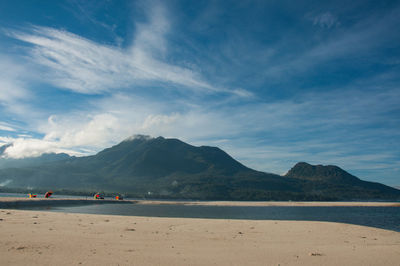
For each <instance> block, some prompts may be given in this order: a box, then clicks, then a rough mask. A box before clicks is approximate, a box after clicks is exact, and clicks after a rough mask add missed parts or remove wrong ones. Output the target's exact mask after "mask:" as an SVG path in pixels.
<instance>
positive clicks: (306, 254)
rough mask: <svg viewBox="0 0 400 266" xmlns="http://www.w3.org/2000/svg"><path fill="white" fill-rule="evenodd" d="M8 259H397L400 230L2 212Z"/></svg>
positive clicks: (2, 251)
mask: <svg viewBox="0 0 400 266" xmlns="http://www.w3.org/2000/svg"><path fill="white" fill-rule="evenodd" d="M0 235H1V237H0V264H4V265H23V264H25V265H26V264H31V265H50V264H56V265H210V264H216V265H279V264H280V265H340V264H342V265H397V264H398V262H399V260H400V233H399V232H393V231H389V230H384V229H377V228H371V227H365V226H357V225H350V224H340V223H332V222H305V221H281V220H276V221H272V220H263V221H257V220H228V219H227V220H216V219H197V218H196V219H193V218H158V217H137V216H116V215H97V214H96V215H94V214H76V213H53V212H43V211H32V210H11V209H7V210H0Z"/></svg>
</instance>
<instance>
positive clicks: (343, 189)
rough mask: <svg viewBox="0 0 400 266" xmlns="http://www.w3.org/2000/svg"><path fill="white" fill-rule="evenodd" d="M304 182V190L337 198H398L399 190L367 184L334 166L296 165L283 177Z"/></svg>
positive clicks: (301, 163)
mask: <svg viewBox="0 0 400 266" xmlns="http://www.w3.org/2000/svg"><path fill="white" fill-rule="evenodd" d="M285 176H286V177H288V178H293V179H298V180H302V181H306V182H308V183H306V184H305V186H304V189H305V190H306V191H310V192H311V191H312V192H313V193H317V194H324V195H326V194H329V195H331V196H333V197H338V198H346V199H353V198H361V199H362V198H364V199H368V198H374V199H379V198H384V197H389V198H399V195H400V190H398V189H395V188H392V187H389V186H385V185H383V184H380V183H375V182H368V181H363V180H361V179H359V178H358V177H356V176H353V175H351V174H349V173H348V172H346V171H344V170H343V169H341V168H339V167H337V166H335V165H326V166H324V165H311V164H308V163H305V162H300V163H297V164H296V165H295V166H294V167H293V168H292V169H290V170H289V172H288V173H287V174H286V175H285Z"/></svg>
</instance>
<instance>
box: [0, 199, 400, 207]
mask: <svg viewBox="0 0 400 266" xmlns="http://www.w3.org/2000/svg"><path fill="white" fill-rule="evenodd" d="M90 204H139V205H188V206H232V207H234V206H241V207H262V206H281V207H284V206H288V207H303V206H304V207H400V202H356V201H354V202H330V201H328V202H322V201H173V200H121V201H117V200H113V199H104V200H95V199H91V198H88V199H73V198H62V197H61V198H56V197H54V198H48V199H45V198H22V197H0V209H1V208H5V209H13V208H16V209H18V208H24V207H36V206H38V207H40V206H69V205H71V206H75V205H90Z"/></svg>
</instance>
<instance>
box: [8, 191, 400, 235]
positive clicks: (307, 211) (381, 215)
mask: <svg viewBox="0 0 400 266" xmlns="http://www.w3.org/2000/svg"><path fill="white" fill-rule="evenodd" d="M22 195H23V196H26V195H25V194H21V196H22ZM2 196H8V197H10V196H18V194H6V193H0V197H2ZM59 197H62V198H65V197H66V196H59ZM69 197H70V198H79V199H82V198H85V197H80V196H78V197H76V196H69ZM180 203H181V202H179V201H177V204H156V205H153V204H152V205H150V204H91V205H84V206H55V207H31V208H29V209H32V210H33V209H34V210H41V211H50V212H69V213H85V214H106V215H125V216H144V217H179V218H206V219H248V220H287V221H322V222H338V223H348V224H355V225H363V226H370V227H375V228H381V229H387V230H392V231H396V232H400V207H358V206H357V207H356V206H346V207H342V206H341V207H337V206H331V207H327V206H323V207H321V206H201V205H182V204H180Z"/></svg>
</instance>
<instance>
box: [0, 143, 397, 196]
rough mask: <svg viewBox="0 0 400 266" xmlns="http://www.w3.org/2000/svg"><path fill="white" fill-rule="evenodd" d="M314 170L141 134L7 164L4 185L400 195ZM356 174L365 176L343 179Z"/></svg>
mask: <svg viewBox="0 0 400 266" xmlns="http://www.w3.org/2000/svg"><path fill="white" fill-rule="evenodd" d="M308 168H309V167H308V165H307V164H305V163H301V164H298V165H296V166H295V167H294V168H292V170H291V171H289V173H288V174H287V175H286V176H279V175H276V174H271V173H264V172H259V171H256V170H253V169H250V168H248V167H246V166H244V165H243V164H241V163H239V162H238V161H236V160H234V159H233V158H232V157H231V156H229V155H228V154H227V153H226V152H224V151H223V150H221V149H219V148H216V147H209V146H201V147H195V146H192V145H189V144H187V143H184V142H182V141H180V140H178V139H166V138H163V137H158V138H150V137H146V136H136V137H134V138H130V139H127V140H125V141H123V142H121V143H119V144H118V145H115V146H113V147H111V148H108V149H105V150H103V151H101V152H99V153H98V154H96V155H93V156H87V157H68V158H66V159H63V160H57V161H52V162H50V161H47V162H41V163H40V164H38V165H31V166H29V167H21V168H7V169H0V185H1V184H7V185H6V187H7V188H28V187H29V188H35V189H67V190H72V191H83V192H95V191H96V190H102V191H105V192H120V193H125V194H127V195H131V196H135V197H143V196H150V197H159V198H161V197H165V198H180V199H185V198H190V199H209V200H214V199H220V200H272V199H274V200H332V199H345V198H365V199H370V198H395V197H398V198H400V191H398V190H395V189H393V190H388V189H387V188H388V187H386V186H384V185H380V184H375V183H373V184H372V183H371V182H366V183H371V184H369V186H368V185H365V183H362V182H364V181H361V180H359V179H357V178H356V177H353V176H351V175H350V174H348V173H346V172H345V171H343V170H341V169H340V168H337V169H336V168H334V170H335V171H334V170H329V171H328V170H318V171H316V172H317V174H316V173H315V170H313V166H312V167H311V170H310V169H308ZM317 168H318V167H317ZM318 169H319V168H318ZM338 169H340V170H341V171H343V172H344V173H342V172H340V171H339V170H338ZM345 173H346V174H347V175H350V176H351V177H349V176H347V175H346V174H345ZM354 178H355V179H357V180H359V181H354V182H353V181H352V182H353V183H351V182H347V181H346V182H344V181H343V180H347V179H348V180H353V179H354ZM360 182H361V183H360ZM360 184H364V186H360ZM350 192H352V193H350ZM355 192H357V193H355ZM396 193H397V194H396Z"/></svg>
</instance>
